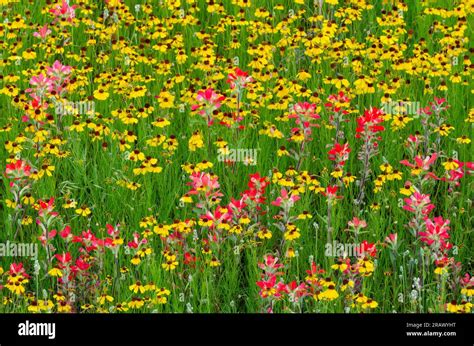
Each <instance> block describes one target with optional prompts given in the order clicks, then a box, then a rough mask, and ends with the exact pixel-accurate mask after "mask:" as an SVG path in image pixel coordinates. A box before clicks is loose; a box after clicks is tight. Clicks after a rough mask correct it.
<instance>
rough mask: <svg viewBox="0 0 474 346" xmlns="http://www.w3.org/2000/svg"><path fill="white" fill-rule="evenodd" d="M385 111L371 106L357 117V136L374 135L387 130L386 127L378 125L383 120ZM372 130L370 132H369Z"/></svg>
mask: <svg viewBox="0 0 474 346" xmlns="http://www.w3.org/2000/svg"><path fill="white" fill-rule="evenodd" d="M382 116H383V111H382V110H381V109H378V108H370V109H368V110H366V111H365V112H364V115H363V116H361V117H359V118H357V128H356V132H357V134H356V138H360V137H361V134H365V135H368V136H370V135H372V134H375V133H377V132H381V131H383V130H385V127H383V126H381V125H378V124H380V123H381V122H383V117H382ZM367 132H370V133H367Z"/></svg>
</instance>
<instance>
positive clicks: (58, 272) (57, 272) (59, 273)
mask: <svg viewBox="0 0 474 346" xmlns="http://www.w3.org/2000/svg"><path fill="white" fill-rule="evenodd" d="M48 274H49V275H51V276H58V277H62V276H63V273H62V271H61V270H60V269H59V268H52V269H51V270H50V271H49V272H48Z"/></svg>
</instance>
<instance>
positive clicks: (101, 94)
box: [94, 89, 110, 101]
mask: <svg viewBox="0 0 474 346" xmlns="http://www.w3.org/2000/svg"><path fill="white" fill-rule="evenodd" d="M109 96H110V94H109V93H108V92H107V90H104V89H97V90H95V91H94V97H95V98H96V99H97V100H100V101H104V100H107V99H108V98H109Z"/></svg>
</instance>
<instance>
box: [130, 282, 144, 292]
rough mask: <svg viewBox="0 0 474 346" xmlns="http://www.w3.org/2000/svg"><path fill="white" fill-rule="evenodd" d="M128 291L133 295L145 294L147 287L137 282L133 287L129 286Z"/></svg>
mask: <svg viewBox="0 0 474 346" xmlns="http://www.w3.org/2000/svg"><path fill="white" fill-rule="evenodd" d="M128 289H129V290H130V291H132V292H133V293H138V292H140V293H145V287H144V286H143V285H142V283H141V282H140V281H137V282H135V283H134V284H133V285H130V286H128Z"/></svg>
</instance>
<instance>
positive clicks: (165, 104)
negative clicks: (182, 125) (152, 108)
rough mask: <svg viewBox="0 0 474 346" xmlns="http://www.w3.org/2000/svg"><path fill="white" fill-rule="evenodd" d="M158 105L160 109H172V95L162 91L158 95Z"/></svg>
mask: <svg viewBox="0 0 474 346" xmlns="http://www.w3.org/2000/svg"><path fill="white" fill-rule="evenodd" d="M157 99H158V105H159V107H160V108H162V109H167V108H173V107H174V95H173V94H171V93H169V92H168V91H162V92H160V93H159V94H158V97H157Z"/></svg>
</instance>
